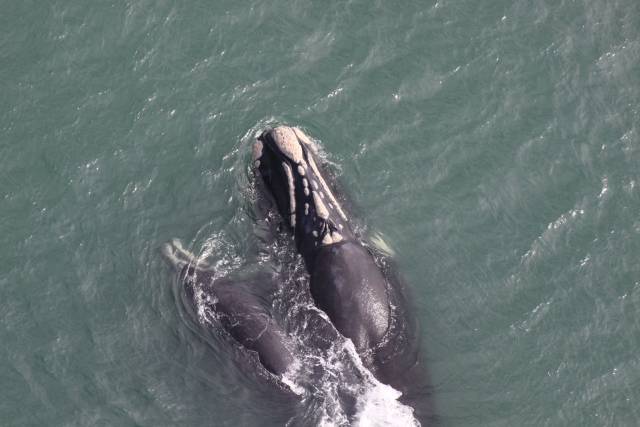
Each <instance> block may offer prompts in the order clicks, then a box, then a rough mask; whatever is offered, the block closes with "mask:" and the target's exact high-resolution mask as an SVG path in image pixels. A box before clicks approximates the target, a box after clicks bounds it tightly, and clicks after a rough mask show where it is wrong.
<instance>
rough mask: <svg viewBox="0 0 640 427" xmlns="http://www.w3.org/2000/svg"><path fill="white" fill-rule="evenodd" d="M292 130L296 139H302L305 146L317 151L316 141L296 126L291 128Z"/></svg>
mask: <svg viewBox="0 0 640 427" xmlns="http://www.w3.org/2000/svg"><path fill="white" fill-rule="evenodd" d="M293 132H295V134H296V136H297V137H298V139H299V140H300V141H302V142H303V143H304V144H305V145H306V146H308V147H309V148H311V150H313V152H314V153H317V152H318V146H317V145H316V143H315V142H313V141H312V140H311V138H309V137H308V136H307V134H306V133H304V132H303V131H302V130H301V129H300V128H297V127H296V128H293Z"/></svg>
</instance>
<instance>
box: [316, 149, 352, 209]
mask: <svg viewBox="0 0 640 427" xmlns="http://www.w3.org/2000/svg"><path fill="white" fill-rule="evenodd" d="M309 166H311V169H313V172H314V173H315V174H316V176H317V177H318V181H320V185H322V188H323V189H324V191H325V192H326V193H327V197H329V199H330V200H331V201H332V202H333V204H334V205H335V207H336V210H337V211H338V213H339V214H340V216H341V217H342V219H344V220H345V221H347V216H346V215H345V214H344V212H343V210H342V208H341V207H340V204H339V203H338V201H337V200H336V198H335V197H333V194H332V193H331V190H330V189H329V186H328V185H327V183H326V182H325V180H324V178H323V177H322V175H321V174H320V171H319V170H318V167H317V166H316V162H315V161H314V160H313V157H311V156H309Z"/></svg>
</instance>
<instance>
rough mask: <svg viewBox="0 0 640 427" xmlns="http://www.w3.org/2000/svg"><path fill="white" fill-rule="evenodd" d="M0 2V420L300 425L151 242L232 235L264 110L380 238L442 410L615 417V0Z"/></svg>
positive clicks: (620, 405) (633, 54)
mask: <svg viewBox="0 0 640 427" xmlns="http://www.w3.org/2000/svg"><path fill="white" fill-rule="evenodd" d="M0 6H2V7H1V10H2V14H1V15H0V28H1V29H2V30H1V31H2V37H1V38H0V129H1V130H0V197H2V202H1V204H0V230H1V231H2V236H3V238H2V243H3V244H2V246H1V249H0V301H1V303H0V324H1V325H2V327H1V328H0V342H1V343H2V346H0V380H1V384H2V387H1V388H0V424H1V425H7V426H24V425H27V426H31V425H33V426H45V425H47V426H48V425H64V426H76V425H77V426H85V425H144V426H147V425H148V426H163V425H166V426H170V425H171V426H172V425H184V426H188V425H229V426H232V425H233V426H235V425H284V424H286V423H287V422H292V423H293V422H303V421H304V420H305V419H313V415H314V413H313V410H314V408H313V407H310V406H305V404H306V403H303V404H300V405H297V406H296V405H294V406H293V407H291V405H289V404H288V403H287V402H284V401H281V400H279V399H278V397H277V396H274V395H273V393H271V390H270V389H269V387H268V386H267V385H264V384H261V383H260V382H259V381H256V378H255V377H253V376H252V375H251V374H250V373H248V372H244V371H242V370H241V369H239V368H238V366H237V365H236V364H234V362H233V361H232V357H231V351H230V350H229V349H228V348H227V346H216V345H212V342H213V341H210V340H207V339H203V338H202V337H201V335H200V334H199V333H198V330H197V327H194V325H193V324H192V323H190V322H189V321H188V320H187V319H186V318H185V316H184V311H183V310H182V308H181V301H180V298H179V297H178V295H176V292H175V290H174V286H173V285H172V284H173V283H174V282H173V278H172V277H171V275H170V273H169V271H168V269H167V268H166V266H165V265H164V263H163V261H162V260H161V258H160V256H159V252H158V248H159V247H160V245H161V244H162V243H164V242H165V241H167V240H168V239H170V238H172V237H180V238H182V239H183V240H184V241H185V242H188V243H189V246H190V247H191V248H192V249H193V250H195V251H197V252H201V251H205V250H206V249H207V242H218V243H220V242H226V243H225V244H224V245H222V244H221V246H220V247H222V248H226V249H224V250H223V252H222V253H219V254H218V256H219V258H218V259H219V260H223V261H224V260H227V261H224V262H227V264H225V265H233V263H234V262H236V261H237V260H236V261H234V259H236V258H237V257H242V256H244V255H243V254H244V253H246V252H247V250H249V249H251V248H250V244H249V243H248V242H247V240H248V239H247V236H246V234H245V232H246V231H248V230H250V218H249V216H248V215H247V214H246V204H247V200H246V197H245V196H246V194H245V191H244V189H245V188H247V185H249V184H250V183H249V182H248V181H249V178H248V175H247V174H246V170H245V169H244V167H245V166H246V163H247V157H246V153H245V151H246V148H247V147H248V146H247V141H248V140H249V139H250V137H251V135H252V134H253V133H254V132H255V131H256V130H257V129H259V128H261V127H262V126H264V125H265V124H267V123H275V122H277V123H289V124H295V125H299V126H302V127H304V128H305V129H306V130H307V131H308V132H309V133H310V134H311V135H312V136H314V137H316V138H317V139H319V140H320V141H321V143H322V145H323V146H324V148H325V150H326V151H327V153H328V154H329V160H330V161H331V162H332V163H333V164H335V166H336V169H337V170H338V171H339V174H340V180H341V182H342V183H343V186H344V187H345V188H346V189H347V191H348V193H349V195H350V196H351V198H352V199H353V200H354V205H355V206H356V208H357V209H356V211H357V212H358V213H359V214H360V217H361V219H362V221H363V222H364V223H366V225H367V227H368V228H369V229H370V230H371V231H372V232H375V233H378V234H379V235H380V236H383V239H384V241H385V242H386V243H387V244H388V245H389V247H390V248H391V249H392V250H393V251H394V252H395V254H396V259H397V261H398V264H399V267H400V270H401V271H402V274H403V276H404V278H405V279H406V281H407V282H408V283H409V284H410V286H411V289H412V290H413V294H414V300H415V306H416V311H417V315H418V316H419V318H420V320H421V324H422V329H423V342H424V348H425V351H426V355H427V360H428V366H429V368H430V374H431V377H432V381H433V384H434V390H435V393H436V405H437V412H438V414H439V416H440V423H441V424H442V425H452V426H464V425H473V426H501V425H536V426H537V425H554V426H555V425H594V426H600V425H637V424H638V423H639V419H640V410H639V409H638V408H640V404H639V403H638V400H639V399H640V358H639V356H638V350H640V334H639V333H638V330H639V328H640V316H639V315H638V313H639V312H640V267H639V266H638V262H637V260H638V258H639V257H640V217H639V215H638V212H640V189H639V188H638V187H639V185H640V176H639V172H638V171H639V168H638V165H639V161H640V144H639V140H640V137H639V133H640V128H639V127H640V107H639V105H640V3H638V2H637V1H635V0H612V1H608V2H603V1H595V0H582V1H579V0H576V1H566V0H564V1H563V0H561V1H558V2H545V1H538V0H534V1H524V0H516V1H510V2H507V1H491V2H475V1H470V0H458V1H440V2H434V1H429V2H412V3H411V4H408V3H407V2H404V3H403V4H402V5H400V4H396V3H390V2H386V3H385V2H368V1H350V2H331V4H328V2H313V3H312V2H309V1H294V2H285V1H281V0H274V1H271V2H252V3H241V2H231V1H221V2H215V4H213V3H212V2H205V1H192V2H189V3H188V4H185V3H182V4H179V3H174V2H170V1H161V0H156V1H151V0H148V1H142V0H141V1H137V2H121V1H120V2H119V1H113V2H86V1H73V0H68V1H65V2H62V1H55V0H53V1H50V2H46V4H43V3H42V2H35V1H29V0H26V1H24V0H23V1H13V0H5V1H2V2H1V3H0ZM224 251H226V252H224ZM363 413H365V411H364V409H363ZM305 417H310V418H305Z"/></svg>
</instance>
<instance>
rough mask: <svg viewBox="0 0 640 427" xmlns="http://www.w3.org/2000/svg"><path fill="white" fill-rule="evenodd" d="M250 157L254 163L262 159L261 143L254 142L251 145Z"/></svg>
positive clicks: (258, 141)
mask: <svg viewBox="0 0 640 427" xmlns="http://www.w3.org/2000/svg"><path fill="white" fill-rule="evenodd" d="M252 157H253V160H254V161H256V160H258V159H259V158H260V157H262V141H260V140H256V142H254V143H253V150H252Z"/></svg>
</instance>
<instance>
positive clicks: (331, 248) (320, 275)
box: [252, 126, 426, 396]
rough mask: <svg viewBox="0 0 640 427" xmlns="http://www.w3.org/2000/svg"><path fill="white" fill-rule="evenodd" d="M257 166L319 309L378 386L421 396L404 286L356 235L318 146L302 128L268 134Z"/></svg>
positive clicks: (259, 144)
mask: <svg viewBox="0 0 640 427" xmlns="http://www.w3.org/2000/svg"><path fill="white" fill-rule="evenodd" d="M252 162H253V164H252V168H253V170H254V172H255V175H256V176H257V177H258V179H259V180H260V182H261V185H260V186H259V188H260V189H262V191H264V192H266V193H267V196H268V197H270V198H271V200H272V201H273V203H274V204H275V205H276V206H277V210H278V212H279V213H280V216H281V218H282V222H283V223H284V228H285V229H286V230H287V232H288V233H290V234H292V235H293V238H294V242H295V247H296V250H297V252H298V253H299V254H300V255H301V257H302V258H303V260H304V264H305V267H306V269H307V272H308V274H309V287H310V292H311V295H312V296H313V300H314V302H315V304H316V305H317V307H318V308H319V309H321V310H323V311H324V312H325V313H326V314H327V316H328V317H329V319H330V320H331V322H332V323H333V325H334V326H335V328H336V329H337V330H338V331H339V332H340V334H342V335H343V336H344V337H346V338H348V339H350V340H351V341H352V342H353V344H354V346H355V348H356V350H357V352H358V354H359V356H360V358H361V359H362V361H363V363H364V365H365V366H366V367H367V368H368V369H369V370H370V371H371V372H372V373H373V375H374V376H375V377H376V378H377V379H378V380H379V381H381V382H383V383H385V384H388V385H391V386H392V387H394V388H395V389H397V390H399V391H401V392H402V393H404V394H405V396H408V395H409V396H410V395H411V393H415V392H416V390H418V389H422V390H424V387H425V384H426V374H425V370H424V367H423V366H422V359H421V357H420V343H419V339H418V337H419V334H418V325H417V322H416V321H415V317H414V316H413V315H412V312H411V310H410V307H409V304H408V296H407V289H406V286H405V285H404V283H403V282H402V280H400V279H399V278H398V275H397V274H395V272H394V271H392V269H390V268H386V267H385V265H387V266H388V265H389V264H390V262H388V260H385V259H384V257H382V256H380V253H379V251H377V252H378V253H376V250H375V247H374V245H372V244H371V243H370V242H368V241H367V240H366V239H364V238H363V237H362V236H359V235H358V233H357V232H356V231H355V230H356V229H355V225H354V221H353V218H352V215H351V214H350V213H349V210H348V209H347V208H345V199H346V198H345V196H344V194H342V193H341V192H339V191H338V189H337V184H336V183H335V180H334V179H333V178H332V176H331V174H330V173H328V171H327V168H326V167H325V164H324V162H323V161H322V159H321V157H320V152H319V147H318V145H317V143H316V142H315V141H313V140H312V139H311V138H310V137H309V136H308V135H307V134H306V133H305V132H304V131H303V130H301V129H300V128H297V127H290V126H277V127H274V128H269V129H265V130H264V131H263V132H262V133H261V134H260V135H259V136H258V137H257V138H256V140H255V142H254V144H253V147H252Z"/></svg>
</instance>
